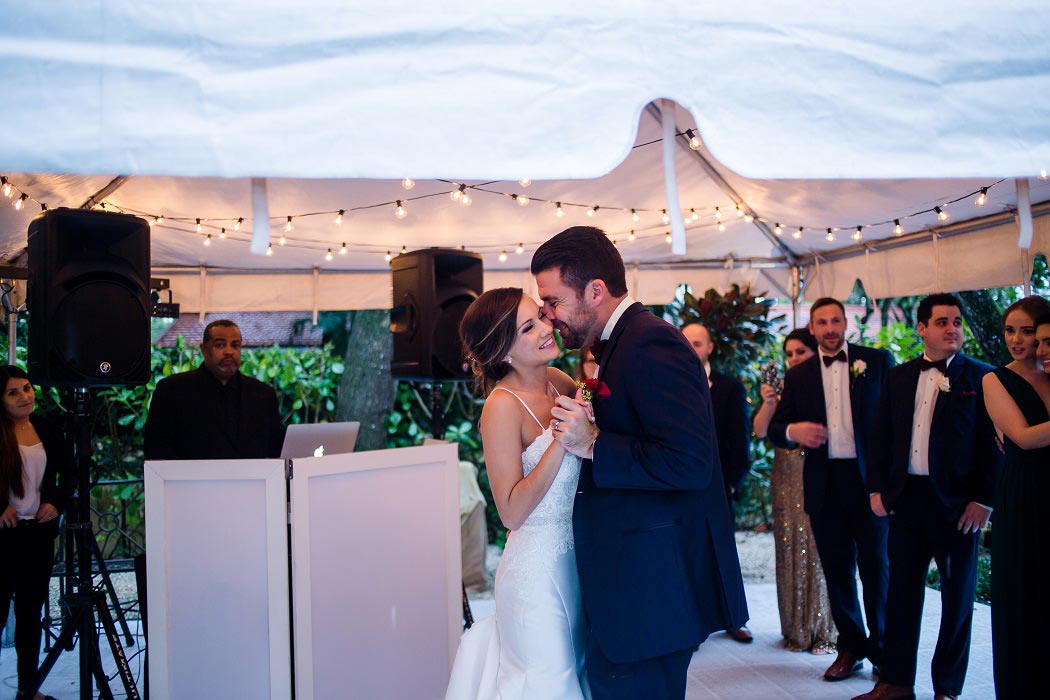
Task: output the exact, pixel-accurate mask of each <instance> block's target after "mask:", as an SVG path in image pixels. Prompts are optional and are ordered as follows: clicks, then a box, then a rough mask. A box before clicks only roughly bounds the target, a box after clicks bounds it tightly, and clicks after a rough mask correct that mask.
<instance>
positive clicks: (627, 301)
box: [599, 294, 634, 340]
mask: <svg viewBox="0 0 1050 700" xmlns="http://www.w3.org/2000/svg"><path fill="white" fill-rule="evenodd" d="M633 303H634V299H632V298H631V295H630V294H628V295H627V296H625V297H624V298H623V300H622V301H621V302H620V303H619V305H618V306H617V307H616V308H615V309H614V310H613V312H612V316H610V317H609V320H608V321H606V322H605V328H604V329H602V335H601V337H600V338H599V340H608V339H609V338H610V337H611V336H612V332H613V328H616V322H617V321H619V320H620V317H621V316H623V312H624V311H626V310H627V307H628V306H630V305H631V304H633Z"/></svg>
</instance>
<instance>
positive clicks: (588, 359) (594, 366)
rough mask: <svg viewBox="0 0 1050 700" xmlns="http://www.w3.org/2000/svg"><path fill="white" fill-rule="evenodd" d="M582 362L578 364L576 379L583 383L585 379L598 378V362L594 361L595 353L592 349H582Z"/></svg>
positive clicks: (580, 355) (580, 352) (580, 353)
mask: <svg viewBox="0 0 1050 700" xmlns="http://www.w3.org/2000/svg"><path fill="white" fill-rule="evenodd" d="M578 352H579V357H580V361H579V362H578V363H577V364H576V376H575V377H574V379H575V380H576V381H578V382H582V381H583V380H584V379H594V378H595V377H597V376H598V361H597V360H595V359H594V353H593V352H591V349H590V348H580V350H579V351H578Z"/></svg>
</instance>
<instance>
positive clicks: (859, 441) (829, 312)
mask: <svg viewBox="0 0 1050 700" xmlns="http://www.w3.org/2000/svg"><path fill="white" fill-rule="evenodd" d="M809 330H810V332H811V333H812V334H813V336H814V337H815V338H816V339H817V345H818V353H817V356H814V357H811V358H810V359H808V360H806V361H805V362H803V363H802V364H800V365H798V366H797V367H793V368H791V369H789V370H788V371H787V374H786V375H785V377H784V393H783V394H782V395H781V397H780V401H779V402H778V403H777V408H776V411H775V412H774V414H773V420H772V421H771V422H770V425H769V439H770V440H771V441H772V442H773V444H774V445H776V446H778V447H785V448H793V447H795V446H797V445H801V446H802V447H804V448H805V451H806V456H805V467H804V469H803V476H802V479H803V491H804V493H805V509H806V513H808V514H809V521H810V524H811V525H812V527H813V536H814V539H815V540H816V543H817V551H818V553H819V554H820V561H821V564H822V566H823V567H824V578H825V580H826V582H827V586H828V598H829V600H830V602H831V614H832V618H833V619H834V620H835V626H836V627H837V628H838V631H839V637H838V656H837V658H836V659H835V662H834V663H833V664H831V666H830V667H829V668H828V669H827V671H825V672H824V679H825V680H828V681H841V680H845V679H847V678H849V677H850V676H852V675H853V674H854V673H856V672H857V671H859V670H860V669H861V668H862V667H863V659H865V658H867V659H869V660H870V661H871V663H872V666H874V667H877V666H878V663H879V659H880V657H881V655H882V648H883V632H884V629H885V616H886V589H887V585H888V584H889V562H888V561H887V559H886V537H887V533H888V528H887V525H886V521H885V519H882V518H877V517H875V515H874V514H873V513H872V512H871V507H870V505H869V503H868V492H867V489H866V487H865V485H864V480H865V476H866V471H867V457H866V451H867V448H868V444H869V442H870V440H872V439H874V438H872V437H870V427H871V417H872V415H873V414H874V412H875V405H876V403H878V399H879V392H880V390H881V388H882V380H883V378H884V377H885V376H886V372H887V371H888V370H889V368H890V367H891V366H893V360H892V358H891V357H890V354H889V353H888V352H886V351H885V350H877V349H874V348H867V347H863V346H860V345H854V344H852V343H849V344H847V343H846V310H845V307H843V305H842V303H841V302H839V301H838V300H836V299H831V298H829V297H824V298H821V299H818V300H817V301H816V302H814V303H813V306H812V308H811V309H810V318H809ZM858 568H859V569H860V578H861V583H862V584H863V586H864V614H863V615H862V614H861V607H860V601H859V597H858V595H857V581H856V578H857V569H858ZM865 620H866V621H867V632H866V633H865V629H864V627H865Z"/></svg>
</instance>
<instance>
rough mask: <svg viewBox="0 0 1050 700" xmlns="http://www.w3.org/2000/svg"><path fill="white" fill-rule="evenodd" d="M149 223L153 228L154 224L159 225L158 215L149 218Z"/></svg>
mask: <svg viewBox="0 0 1050 700" xmlns="http://www.w3.org/2000/svg"><path fill="white" fill-rule="evenodd" d="M148 223H149V227H150V228H153V227H154V226H156V225H157V217H155V216H154V217H153V218H152V219H150V220H149V222H148Z"/></svg>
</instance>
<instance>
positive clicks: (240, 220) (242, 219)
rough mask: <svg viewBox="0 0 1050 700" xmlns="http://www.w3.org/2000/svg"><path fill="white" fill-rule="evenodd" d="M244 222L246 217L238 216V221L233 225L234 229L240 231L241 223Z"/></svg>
mask: <svg viewBox="0 0 1050 700" xmlns="http://www.w3.org/2000/svg"><path fill="white" fill-rule="evenodd" d="M243 223H244V217H243V216H240V217H238V218H237V223H235V224H234V225H233V230H234V231H240V230H241V224H243Z"/></svg>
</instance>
